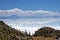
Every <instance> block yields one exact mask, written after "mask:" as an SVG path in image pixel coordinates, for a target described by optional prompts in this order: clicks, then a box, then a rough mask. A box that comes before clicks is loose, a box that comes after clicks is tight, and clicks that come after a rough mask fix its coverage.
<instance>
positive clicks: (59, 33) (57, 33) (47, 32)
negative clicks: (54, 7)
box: [34, 27, 60, 38]
mask: <svg viewBox="0 0 60 40" xmlns="http://www.w3.org/2000/svg"><path fill="white" fill-rule="evenodd" d="M34 36H44V37H56V38H57V37H60V30H55V29H54V28H50V27H43V28H40V29H38V30H37V31H36V32H35V34H34Z"/></svg>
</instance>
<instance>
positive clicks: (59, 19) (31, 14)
mask: <svg viewBox="0 0 60 40" xmlns="http://www.w3.org/2000/svg"><path fill="white" fill-rule="evenodd" d="M12 19H14V20H12ZM0 20H3V21H5V23H6V24H8V25H11V27H13V28H16V29H18V30H19V29H20V30H22V31H24V30H25V29H26V30H27V31H28V32H29V31H30V32H31V33H34V32H35V31H36V30H37V29H39V28H40V27H43V26H50V27H54V28H56V29H59V28H60V27H59V26H60V13H59V12H53V11H45V10H34V11H32V10H26V11H24V10H21V9H18V8H14V9H9V10H0ZM33 28H34V29H33ZM23 29H24V30H23Z"/></svg>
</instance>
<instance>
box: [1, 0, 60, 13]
mask: <svg viewBox="0 0 60 40" xmlns="http://www.w3.org/2000/svg"><path fill="white" fill-rule="evenodd" d="M59 7H60V0H0V9H12V8H20V9H23V10H40V9H41V10H49V11H59V12H60V9H59Z"/></svg>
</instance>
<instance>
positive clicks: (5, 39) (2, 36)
mask: <svg viewBox="0 0 60 40" xmlns="http://www.w3.org/2000/svg"><path fill="white" fill-rule="evenodd" d="M22 36H23V34H22V33H21V31H18V30H15V29H14V28H11V27H10V26H8V25H6V24H5V23H4V22H3V21H0V40H18V38H19V37H22Z"/></svg>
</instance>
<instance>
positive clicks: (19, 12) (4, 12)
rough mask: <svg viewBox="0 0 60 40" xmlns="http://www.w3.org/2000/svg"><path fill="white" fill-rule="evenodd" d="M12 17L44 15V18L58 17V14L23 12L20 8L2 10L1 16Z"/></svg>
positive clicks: (0, 11) (36, 11)
mask: <svg viewBox="0 0 60 40" xmlns="http://www.w3.org/2000/svg"><path fill="white" fill-rule="evenodd" d="M12 15H17V16H38V15H43V16H56V15H57V16H58V15H59V13H58V12H52V11H44V10H35V11H32V10H27V11H24V10H21V9H18V8H14V9H9V10H0V16H12Z"/></svg>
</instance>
